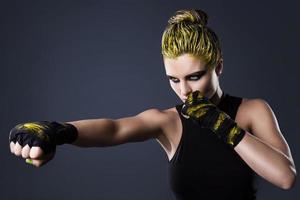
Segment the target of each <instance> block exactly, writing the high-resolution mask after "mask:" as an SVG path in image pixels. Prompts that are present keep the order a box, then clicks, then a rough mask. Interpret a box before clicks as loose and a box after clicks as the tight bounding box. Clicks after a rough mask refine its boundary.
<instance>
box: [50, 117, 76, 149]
mask: <svg viewBox="0 0 300 200" xmlns="http://www.w3.org/2000/svg"><path fill="white" fill-rule="evenodd" d="M51 125H52V126H54V127H55V128H56V131H55V132H56V134H55V144H57V145H62V144H71V143H73V142H74V141H75V140H76V139H77V137H78V130H77V128H76V127H75V126H74V125H73V124H71V123H65V122H56V121H53V122H51Z"/></svg>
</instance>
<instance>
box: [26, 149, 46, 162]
mask: <svg viewBox="0 0 300 200" xmlns="http://www.w3.org/2000/svg"><path fill="white" fill-rule="evenodd" d="M44 156H45V154H44V151H43V150H42V149H41V148H40V147H37V146H33V147H31V149H30V153H29V157H30V158H32V159H41V158H43V157H44Z"/></svg>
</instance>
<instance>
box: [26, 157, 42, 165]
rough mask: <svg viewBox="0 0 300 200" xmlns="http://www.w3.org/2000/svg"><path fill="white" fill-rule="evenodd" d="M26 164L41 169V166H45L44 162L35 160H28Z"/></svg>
mask: <svg viewBox="0 0 300 200" xmlns="http://www.w3.org/2000/svg"><path fill="white" fill-rule="evenodd" d="M26 163H27V164H30V165H33V166H35V167H40V166H42V165H43V160H35V159H30V158H27V159H26Z"/></svg>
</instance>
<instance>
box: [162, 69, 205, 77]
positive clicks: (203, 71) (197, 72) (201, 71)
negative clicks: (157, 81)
mask: <svg viewBox="0 0 300 200" xmlns="http://www.w3.org/2000/svg"><path fill="white" fill-rule="evenodd" d="M205 72H206V70H200V71H196V72H193V73H191V74H188V75H186V76H185V77H189V76H192V75H201V74H204V73H205ZM167 77H169V78H176V77H174V76H171V75H168V74H167Z"/></svg>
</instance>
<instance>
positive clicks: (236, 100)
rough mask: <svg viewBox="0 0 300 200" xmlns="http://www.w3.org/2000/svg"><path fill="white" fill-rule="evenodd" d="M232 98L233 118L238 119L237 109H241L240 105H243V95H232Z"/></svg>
mask: <svg viewBox="0 0 300 200" xmlns="http://www.w3.org/2000/svg"><path fill="white" fill-rule="evenodd" d="M230 98H231V99H232V101H233V105H232V109H233V110H232V113H233V114H232V115H233V116H232V119H234V120H236V119H235V118H236V114H237V111H238V109H239V106H240V105H241V103H242V98H241V97H237V96H230Z"/></svg>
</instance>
